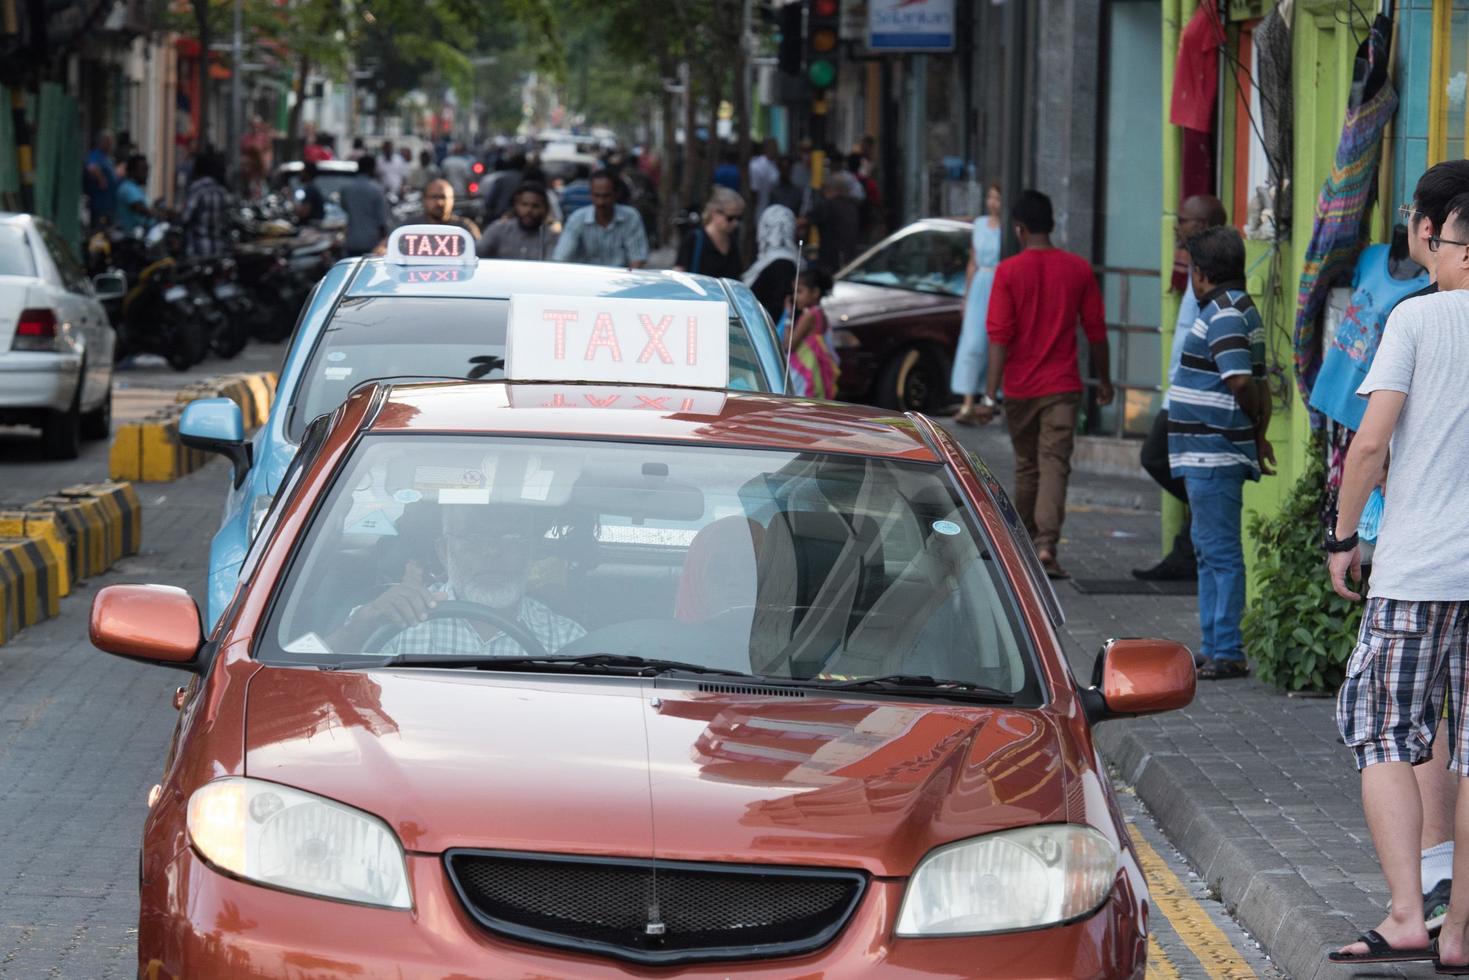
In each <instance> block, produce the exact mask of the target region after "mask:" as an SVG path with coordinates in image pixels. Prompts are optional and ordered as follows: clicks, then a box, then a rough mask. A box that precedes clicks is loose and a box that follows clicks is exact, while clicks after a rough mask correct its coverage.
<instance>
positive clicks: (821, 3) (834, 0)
mask: <svg viewBox="0 0 1469 980" xmlns="http://www.w3.org/2000/svg"><path fill="white" fill-rule="evenodd" d="M837 7H838V0H811V16H813V17H835V16H836V15H837Z"/></svg>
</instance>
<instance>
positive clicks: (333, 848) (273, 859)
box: [189, 776, 412, 909]
mask: <svg viewBox="0 0 1469 980" xmlns="http://www.w3.org/2000/svg"><path fill="white" fill-rule="evenodd" d="M189 839H190V840H191V841H193V843H194V846H195V847H196V848H198V850H199V853H200V854H202V855H203V856H204V858H205V860H207V861H208V862H209V863H210V864H212V865H214V866H215V867H217V868H220V869H221V870H224V871H228V872H229V873H230V874H233V875H238V876H239V877H241V878H245V879H248V880H249V881H255V882H259V883H260V884H262V885H270V886H272V887H275V888H284V889H287V890H289V891H295V892H305V893H306V894H308V895H319V896H321V897H322V898H335V899H341V900H342V901H347V902H361V903H362V904H364V905H381V906H386V907H387V908H395V909H406V908H410V907H411V906H412V901H411V899H410V898H409V895H408V866H407V863H406V861H405V860H404V858H403V848H402V846H401V845H400V844H399V843H398V838H397V837H396V836H394V834H393V832H392V830H390V829H389V828H388V825H387V824H385V823H383V822H382V821H381V820H379V819H378V818H377V817H374V816H372V815H371V814H367V813H363V812H362V811H361V810H354V809H353V808H352V807H349V806H343V805H342V804H340V803H335V802H333V801H331V800H327V799H322V798H321V797H319V796H313V795H312V794H310V793H303V792H301V791H300V790H298V789H291V788H290V787H289V786H281V785H280V784H278V783H267V782H263V781H261V780H258V779H245V778H243V777H239V776H231V777H227V778H224V779H216V780H215V781H214V782H211V783H209V784H207V785H205V786H202V787H200V788H199V789H198V790H197V791H195V793H194V795H193V796H191V797H190V798H189Z"/></svg>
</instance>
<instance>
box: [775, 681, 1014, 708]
mask: <svg viewBox="0 0 1469 980" xmlns="http://www.w3.org/2000/svg"><path fill="white" fill-rule="evenodd" d="M803 683H809V684H811V685H812V686H814V687H821V688H828V689H831V690H836V691H893V692H898V691H901V692H903V693H904V694H907V693H915V694H935V695H939V696H942V697H952V698H963V699H964V700H966V701H982V702H984V703H986V704H1012V703H1014V701H1015V695H1013V694H1011V693H1010V692H1009V691H1002V690H1000V689H999V688H997V687H986V686H985V685H983V684H971V683H970V682H968V681H953V680H940V679H936V678H933V677H930V676H929V675H927V674H884V675H883V676H881V677H863V678H860V679H858V680H853V681H824V680H822V679H820V678H819V677H812V678H809V679H808V680H806V681H804V682H803Z"/></svg>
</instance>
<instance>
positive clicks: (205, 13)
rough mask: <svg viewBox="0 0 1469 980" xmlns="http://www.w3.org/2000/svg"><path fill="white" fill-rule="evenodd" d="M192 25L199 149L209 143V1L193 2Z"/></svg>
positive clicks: (211, 42)
mask: <svg viewBox="0 0 1469 980" xmlns="http://www.w3.org/2000/svg"><path fill="white" fill-rule="evenodd" d="M194 23H195V24H196V25H197V26H198V28H199V132H198V133H197V134H196V135H197V137H198V139H197V140H196V142H197V143H198V144H199V149H200V150H203V149H204V148H205V147H207V146H210V145H211V144H210V141H209V46H210V45H211V44H213V43H214V35H213V33H212V32H211V31H210V30H209V0H194Z"/></svg>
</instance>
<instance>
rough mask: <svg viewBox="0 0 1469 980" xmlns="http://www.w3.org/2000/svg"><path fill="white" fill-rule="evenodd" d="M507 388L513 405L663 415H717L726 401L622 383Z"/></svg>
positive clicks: (719, 394)
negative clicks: (632, 386) (628, 385)
mask: <svg viewBox="0 0 1469 980" xmlns="http://www.w3.org/2000/svg"><path fill="white" fill-rule="evenodd" d="M506 392H507V393H508V394H509V397H510V407H511V408H518V409H525V408H566V409H578V408H595V409H600V410H602V411H608V410H613V409H615V410H618V411H627V412H654V413H657V414H660V415H703V416H711V417H713V416H718V415H719V414H720V413H721V412H723V411H724V401H725V396H724V393H723V392H718V391H688V390H685V389H679V388H644V387H640V388H629V387H625V386H622V385H585V384H532V385H512V386H509V387H507V388H506Z"/></svg>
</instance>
